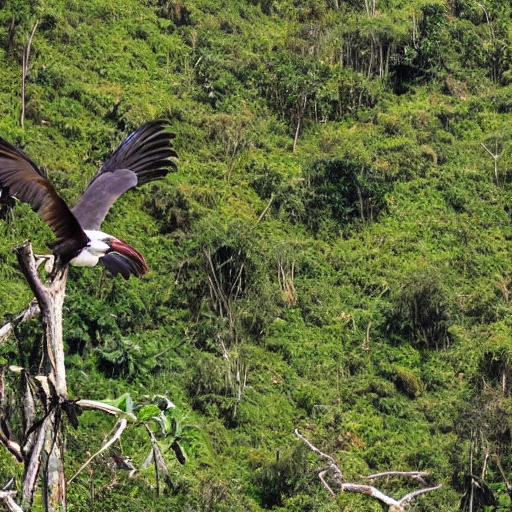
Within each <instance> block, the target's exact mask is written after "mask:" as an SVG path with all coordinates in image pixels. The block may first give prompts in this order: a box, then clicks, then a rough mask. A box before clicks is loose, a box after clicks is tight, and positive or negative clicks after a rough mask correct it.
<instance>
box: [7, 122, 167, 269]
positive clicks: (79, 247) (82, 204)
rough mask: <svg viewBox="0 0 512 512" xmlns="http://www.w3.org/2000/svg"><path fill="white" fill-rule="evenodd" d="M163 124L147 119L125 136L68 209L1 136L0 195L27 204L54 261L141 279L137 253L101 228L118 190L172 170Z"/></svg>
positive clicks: (143, 266)
mask: <svg viewBox="0 0 512 512" xmlns="http://www.w3.org/2000/svg"><path fill="white" fill-rule="evenodd" d="M168 128H169V125H168V123H167V121H160V120H159V121H150V122H148V123H146V124H144V125H142V126H141V127H140V128H138V129H137V130H136V131H135V132H133V133H132V134H131V135H129V136H128V137H127V138H126V139H125V140H124V141H123V142H122V143H121V144H120V145H119V147H118V148H117V149H116V150H115V151H114V153H113V154H112V156H111V157H110V158H109V159H108V160H107V161H106V162H105V163H104V164H103V165H102V166H101V167H100V168H99V169H98V172H97V173H96V174H95V176H94V177H93V179H92V180H91V181H90V183H89V185H88V187H87V188H86V190H85V192H84V193H83V194H82V196H81V197H80V199H79V200H78V202H77V203H76V205H75V206H74V207H73V208H72V209H70V208H69V207H68V205H67V204H66V203H65V202H64V200H63V199H62V198H61V197H60V196H59V195H58V194H57V192H56V191H55V189H54V188H53V186H52V185H51V184H50V183H49V182H48V180H47V179H46V178H45V177H44V176H43V175H42V174H41V171H40V170H39V169H38V167H37V166H36V165H35V164H34V162H32V160H30V158H29V157H28V156H27V155H25V153H23V152H22V151H21V150H20V149H18V148H16V147H15V146H13V145H12V144H10V143H9V142H7V141H6V140H4V139H2V138H0V193H1V195H7V196H11V197H15V198H17V199H19V200H20V201H23V202H25V203H28V204H30V206H31V207H32V208H33V209H34V210H35V211H36V212H37V213H38V214H39V215H40V217H41V218H42V219H43V221H44V222H45V223H46V224H48V226H49V227H50V228H51V229H52V230H53V232H54V233H55V236H56V240H55V241H53V242H51V243H50V244H48V245H49V247H50V248H51V249H52V251H53V254H54V256H55V257H56V258H57V261H58V264H59V265H62V266H63V265H67V264H68V263H71V264H72V265H77V266H87V267H93V266H94V265H96V264H97V263H98V261H100V262H101V263H102V264H103V265H104V266H105V268H106V269H107V270H108V271H109V272H110V273H112V275H114V276H115V275H117V274H121V275H122V276H123V277H124V278H125V279H128V278H129V277H130V275H132V274H133V275H136V276H137V277H140V276H142V275H144V274H145V273H146V272H147V271H148V266H147V263H146V260H145V259H144V257H143V256H142V254H140V253H139V252H138V251H137V250H135V249H134V248H133V247H131V246H130V245H128V244H127V243H126V242H124V241H123V240H120V239H119V238H116V237H114V236H111V235H108V234H107V233H104V232H103V231H100V227H101V223H102V222H103V220H104V219H105V216H106V215H107V213H108V211H109V209H110V207H111V206H112V205H113V204H114V202H115V201H116V199H117V198H118V197H119V196H120V195H121V194H123V193H124V192H126V191H127V190H129V189H130V188H133V187H136V186H139V185H143V184H144V183H147V182H149V181H152V180H155V179H158V178H161V177H163V176H165V175H166V174H167V173H168V172H169V171H170V170H171V169H176V161H175V159H176V158H177V154H176V152H175V151H174V149H173V146H172V140H173V139H174V137H175V135H174V133H171V132H170V131H169V130H168Z"/></svg>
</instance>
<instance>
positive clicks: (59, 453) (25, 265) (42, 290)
mask: <svg viewBox="0 0 512 512" xmlns="http://www.w3.org/2000/svg"><path fill="white" fill-rule="evenodd" d="M16 255H17V257H18V261H19V263H20V266H21V270H22V272H23V274H24V275H25V278H26V279H27V281H28V283H29V285H30V288H31V289H32V291H33V292H34V295H35V296H36V299H37V301H38V303H39V307H40V309H41V316H42V323H43V328H44V341H43V350H42V357H41V365H40V368H39V373H40V375H39V376H38V379H37V380H38V383H39V384H40V386H41V389H40V390H39V391H42V392H43V395H44V398H43V399H42V401H43V403H42V407H43V410H44V412H45V416H44V418H43V420H42V421H41V422H40V425H38V426H37V428H34V426H31V427H30V428H31V429H33V430H34V435H33V436H32V435H31V436H28V438H27V443H26V444H25V446H24V458H25V471H24V475H23V485H22V487H23V505H24V508H30V507H31V506H32V502H33V499H34V493H35V491H36V487H37V478H38V476H39V473H41V476H42V480H43V485H42V489H43V505H44V510H46V511H49V512H54V511H59V512H64V511H65V510H66V479H65V475H64V425H63V411H66V412H68V413H69V412H70V410H71V409H72V408H71V407H70V406H69V405H70V404H69V402H68V391H67V385H66V369H65V366H64V342H63V338H62V307H63V304H64V297H65V294H66V280H67V275H68V270H67V267H65V268H60V269H57V270H55V269H54V271H53V273H52V274H51V276H50V280H49V282H48V284H46V285H45V284H43V283H42V281H41V279H40V278H39V275H38V272H37V266H36V262H35V259H34V254H33V252H32V247H31V245H30V244H29V243H25V244H23V245H22V246H20V247H18V248H17V249H16ZM27 393H28V394H30V393H31V392H30V390H29V391H28V392H27ZM71 412H72V410H71ZM25 414H26V415H28V416H32V415H33V407H26V410H25ZM25 419H26V424H27V425H34V418H31V417H27V418H25ZM28 443H30V444H28Z"/></svg>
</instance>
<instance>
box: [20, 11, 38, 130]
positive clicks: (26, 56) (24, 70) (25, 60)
mask: <svg viewBox="0 0 512 512" xmlns="http://www.w3.org/2000/svg"><path fill="white" fill-rule="evenodd" d="M38 24H39V20H36V21H35V22H34V25H33V26H32V30H31V31H30V35H29V36H28V39H27V43H26V44H25V46H24V47H23V56H22V63H21V114H20V125H21V127H22V128H24V126H25V83H26V80H27V75H28V70H29V68H28V65H29V61H30V49H31V47H32V40H33V39H34V34H35V33H36V29H37V25H38Z"/></svg>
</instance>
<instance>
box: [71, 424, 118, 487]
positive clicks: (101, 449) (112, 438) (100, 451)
mask: <svg viewBox="0 0 512 512" xmlns="http://www.w3.org/2000/svg"><path fill="white" fill-rule="evenodd" d="M127 426H128V421H127V420H126V418H121V419H120V420H119V428H118V429H117V430H116V432H115V434H114V435H113V436H112V437H111V439H110V440H109V441H108V442H106V443H105V444H104V445H103V446H102V447H101V448H100V449H99V450H98V451H97V452H96V453H94V454H93V455H91V456H90V457H89V458H88V459H87V461H86V462H84V463H83V464H82V465H81V466H80V468H79V469H78V471H77V472H76V473H75V474H74V475H73V476H72V477H71V478H70V479H69V480H68V485H69V484H70V483H71V482H72V481H73V480H74V479H75V478H76V477H77V476H78V475H79V474H80V473H81V472H82V471H83V470H84V469H85V468H86V467H87V466H88V465H89V464H90V463H91V462H92V460H93V459H94V458H95V457H97V456H98V455H99V454H100V453H103V452H104V451H105V450H107V449H108V448H109V447H110V446H112V445H113V444H114V443H115V442H116V441H117V440H118V439H119V438H120V437H121V434H122V433H123V432H124V431H125V430H126V427H127Z"/></svg>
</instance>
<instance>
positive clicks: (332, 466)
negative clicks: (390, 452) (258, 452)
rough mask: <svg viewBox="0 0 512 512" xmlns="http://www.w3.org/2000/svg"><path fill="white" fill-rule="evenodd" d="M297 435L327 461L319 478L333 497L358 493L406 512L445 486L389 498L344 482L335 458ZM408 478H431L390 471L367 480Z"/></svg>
mask: <svg viewBox="0 0 512 512" xmlns="http://www.w3.org/2000/svg"><path fill="white" fill-rule="evenodd" d="M295 435H296V436H297V437H298V438H299V439H300V440H301V441H304V443H306V445H307V446H308V447H309V448H310V449H311V450H312V451H313V452H315V453H316V454H317V455H319V456H320V457H321V458H322V459H324V460H325V461H327V465H326V466H325V467H324V468H322V470H321V471H320V472H319V473H318V477H319V478H320V481H321V482H322V485H323V486H324V487H325V488H326V489H327V490H328V491H329V493H330V494H331V495H332V496H336V494H338V493H339V492H343V491H347V492H356V493H360V494H366V495H367V496H371V497H372V498H375V499H376V500H377V501H379V502H380V503H381V504H382V505H385V506H387V507H388V511H389V512H405V511H406V509H407V507H408V505H409V504H410V503H411V502H412V501H413V500H414V499H415V498H416V497H417V496H419V495H421V494H425V493H427V492H430V491H435V490H436V489H439V488H440V487H442V485H443V484H438V485H435V486H433V487H432V486H431V487H425V488H424V489H419V490H417V491H413V492H410V493H409V494H406V495H405V496H404V497H403V498H401V499H399V500H395V499H394V498H392V497H391V496H388V495H387V494H384V493H383V492H382V491H380V490H379V489H377V488H376V487H374V486H372V485H365V484H356V483H350V482H344V480H343V474H342V472H341V470H340V468H339V466H338V464H337V463H336V461H335V460H334V458H333V457H331V456H330V455H328V454H327V453H324V452H322V451H321V450H319V449H318V448H317V447H316V446H315V445H314V444H313V443H311V441H308V439H306V438H305V437H304V436H303V435H302V434H301V433H300V432H299V430H298V429H295ZM327 476H329V477H330V480H331V481H332V482H331V483H329V482H328V481H327ZM391 476H393V477H396V476H400V477H406V478H412V479H414V480H418V481H419V482H421V483H423V484H426V481H425V478H426V477H428V476H430V475H429V473H426V472H418V471H388V472H385V473H377V474H374V475H370V476H367V477H366V479H367V480H377V479H379V478H389V477H391ZM333 484H334V485H335V487H336V488H337V490H334V489H333Z"/></svg>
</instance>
